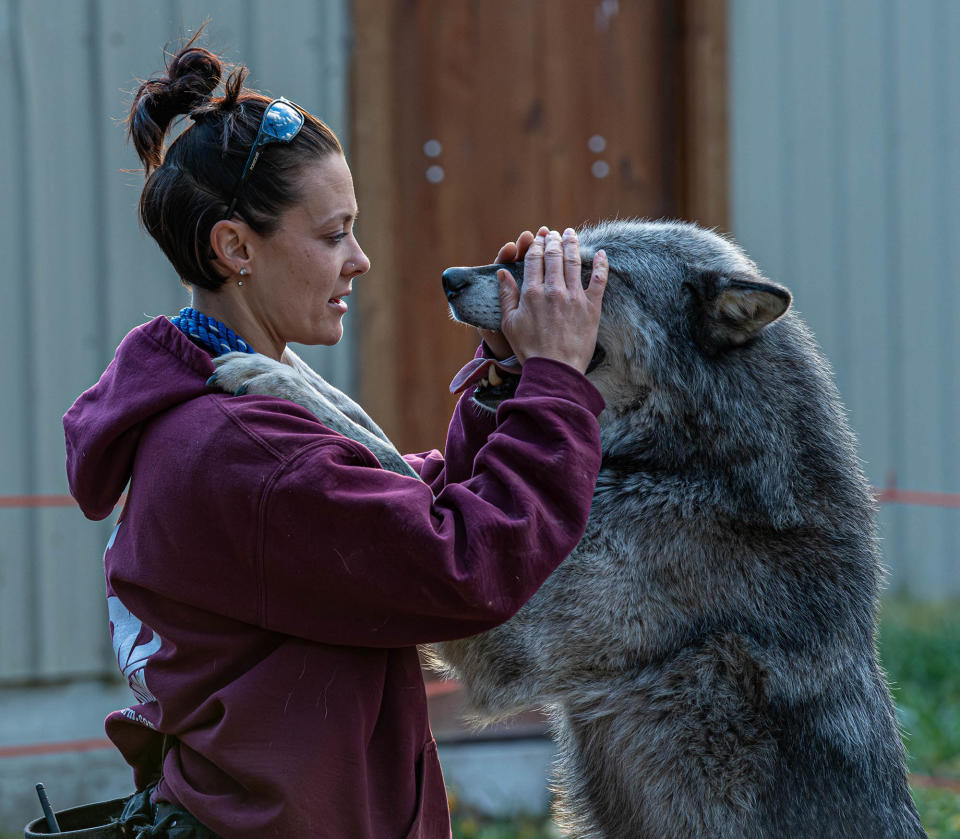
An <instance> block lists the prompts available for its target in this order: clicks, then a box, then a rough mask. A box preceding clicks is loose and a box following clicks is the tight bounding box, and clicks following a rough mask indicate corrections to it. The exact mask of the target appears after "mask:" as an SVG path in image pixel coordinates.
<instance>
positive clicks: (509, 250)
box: [494, 234, 532, 265]
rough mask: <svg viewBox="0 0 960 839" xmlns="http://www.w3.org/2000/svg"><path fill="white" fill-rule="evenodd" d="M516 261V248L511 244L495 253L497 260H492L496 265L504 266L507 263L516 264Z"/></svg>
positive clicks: (508, 243)
mask: <svg viewBox="0 0 960 839" xmlns="http://www.w3.org/2000/svg"><path fill="white" fill-rule="evenodd" d="M531 235H532V234H531ZM517 259H518V256H517V246H516V245H515V244H514V243H513V242H507V243H506V244H505V245H504V246H503V247H502V248H500V251H499V252H498V253H497V258H496V259H495V260H494V262H496V263H497V264H498V265H506V264H507V263H508V262H516V261H517Z"/></svg>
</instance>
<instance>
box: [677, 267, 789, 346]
mask: <svg viewBox="0 0 960 839" xmlns="http://www.w3.org/2000/svg"><path fill="white" fill-rule="evenodd" d="M685 285H686V287H687V290H688V291H689V292H690V306H691V312H690V314H691V319H692V326H693V334H694V338H695V340H696V341H697V342H698V343H699V344H700V345H701V346H703V347H704V348H705V349H708V350H711V351H714V352H720V351H722V350H725V349H728V348H730V347H738V346H740V345H741V344H745V343H746V342H747V341H749V340H750V339H751V338H753V337H754V336H755V335H757V334H758V333H759V332H760V330H761V329H763V328H764V327H765V326H767V325H768V324H770V323H773V321H775V320H776V319H777V318H779V317H780V316H781V315H782V314H783V313H784V312H786V311H787V309H788V308H790V299H791V298H790V292H789V291H787V290H786V289H785V288H784V287H783V286H780V285H776V284H775V283H769V282H765V281H762V280H755V279H752V278H749V277H744V276H728V275H725V274H721V273H719V272H717V271H701V272H700V273H699V274H698V276H697V277H696V279H695V280H693V281H691V282H687V283H686V284H685Z"/></svg>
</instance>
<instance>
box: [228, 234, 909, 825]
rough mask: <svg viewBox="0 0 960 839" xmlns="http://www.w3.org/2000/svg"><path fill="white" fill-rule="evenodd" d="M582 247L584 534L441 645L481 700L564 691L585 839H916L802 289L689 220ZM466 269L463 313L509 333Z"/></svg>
mask: <svg viewBox="0 0 960 839" xmlns="http://www.w3.org/2000/svg"><path fill="white" fill-rule="evenodd" d="M580 243H581V255H582V258H583V260H584V263H585V265H589V263H590V262H591V260H592V257H593V254H594V253H595V252H596V251H597V250H598V249H600V248H603V249H604V250H605V251H606V252H607V256H608V258H609V262H610V278H609V282H608V286H607V291H606V295H605V298H604V303H603V316H602V319H601V323H600V332H599V337H598V344H599V345H600V347H602V349H603V351H604V352H603V360H602V361H601V362H600V363H599V364H598V365H597V366H596V367H595V369H593V370H592V372H591V373H590V374H589V378H590V379H591V381H592V382H593V383H594V384H595V385H596V386H597V388H598V389H599V390H600V392H601V393H602V394H603V396H604V398H605V400H606V404H607V407H606V409H605V410H604V412H603V413H602V414H601V416H600V427H601V439H602V444H603V466H602V469H601V473H600V477H599V480H598V483H597V488H596V494H595V496H594V501H593V508H592V511H591V515H590V520H589V523H588V525H587V531H586V534H585V535H584V537H583V539H582V541H581V542H580V544H579V545H578V546H577V548H576V549H575V550H574V552H573V553H572V554H571V556H570V557H568V558H567V559H566V560H565V561H564V562H563V564H562V565H561V566H560V567H559V569H558V570H557V571H556V572H554V574H553V575H552V576H551V577H550V578H549V579H548V580H547V582H546V583H545V584H544V585H543V587H542V588H541V589H540V590H539V591H538V592H537V594H536V595H534V597H533V598H532V599H531V600H530V601H529V602H528V603H527V604H526V605H525V606H524V607H523V608H522V609H521V610H520V612H519V613H518V614H517V615H516V616H515V617H513V618H512V619H511V620H509V621H507V622H506V623H505V624H503V625H502V626H500V627H498V628H496V629H493V630H491V631H490V632H487V633H484V634H482V635H478V636H475V637H472V638H468V639H464V640H460V641H454V642H449V643H444V644H438V645H436V646H435V648H434V652H435V653H436V655H437V657H438V658H439V659H441V660H442V661H443V662H444V663H445V666H446V668H447V670H448V672H450V673H451V674H455V675H456V676H457V677H459V678H460V679H461V680H462V681H463V682H464V683H465V685H466V686H467V689H468V692H469V696H470V699H471V702H472V704H473V706H474V708H475V709H476V712H477V714H478V716H479V717H481V718H485V719H494V718H498V717H502V716H505V715H509V714H512V713H514V712H517V711H520V710H522V709H528V708H535V707H542V708H546V709H548V711H549V714H550V718H551V721H552V726H553V731H554V734H555V737H556V739H557V742H558V744H559V748H560V758H559V763H558V767H557V776H556V779H555V785H556V789H557V792H558V796H559V798H558V802H559V803H558V813H559V816H560V819H561V821H562V823H563V824H564V826H565V827H566V829H567V830H568V831H569V835H571V836H576V837H581V839H628V838H629V839H687V838H688V837H690V839H692V837H710V839H734V838H736V839H760V837H764V838H765V839H774V838H776V839H840V837H843V838H844V839H893V837H922V836H925V833H924V831H923V828H922V827H921V824H920V820H919V818H918V816H917V812H916V809H915V808H914V806H913V803H912V801H911V798H910V793H909V790H908V787H907V780H906V769H905V761H904V751H903V747H902V745H901V741H900V737H899V732H898V729H897V723H896V720H895V717H894V712H893V708H892V705H891V701H890V696H889V692H888V689H887V686H886V683H885V680H884V676H883V674H882V672H881V671H880V668H879V667H878V664H877V659H876V654H875V649H874V632H875V628H876V608H877V597H878V589H879V585H880V581H881V568H880V563H879V558H878V549H877V538H876V533H875V525H874V518H875V502H874V499H873V496H872V493H871V490H870V487H869V485H868V483H867V481H866V479H865V477H864V475H863V472H862V469H861V466H860V462H859V460H858V458H857V453H856V443H855V440H854V438H853V435H852V433H851V431H850V429H849V427H848V425H847V422H846V419H845V416H844V411H843V407H842V405H841V404H840V400H839V397H838V394H837V391H836V388H835V386H834V384H833V380H832V375H831V372H830V369H829V366H828V364H827V363H826V361H825V360H824V359H823V357H822V356H821V354H820V352H819V350H818V348H817V346H816V344H815V342H814V339H813V337H812V335H811V333H810V331H809V330H808V329H807V327H806V326H805V325H804V324H803V323H802V322H801V320H800V319H799V318H798V317H797V316H796V315H795V314H794V313H793V312H791V311H788V310H787V307H788V306H789V302H790V297H789V293H788V292H787V291H786V289H784V288H782V287H781V286H777V285H776V284H773V283H770V282H769V281H767V280H766V279H765V278H763V277H762V276H761V275H760V272H759V271H758V269H757V267H756V266H755V265H754V264H753V262H751V261H750V260H749V259H748V258H747V256H746V255H745V254H744V253H743V252H742V251H741V250H740V249H739V248H738V247H737V246H736V245H735V244H734V243H733V242H731V241H730V240H728V239H725V238H722V237H720V236H718V235H716V234H714V233H712V232H710V231H707V230H704V229H702V228H699V227H697V226H695V225H691V224H685V223H679V222H636V221H611V222H605V223H601V224H599V225H597V226H594V227H588V228H585V229H583V230H581V231H580ZM473 273H474V275H475V276H474V278H473V280H472V282H471V283H470V286H469V288H465V289H464V290H463V291H461V292H460V293H458V295H457V296H456V297H455V298H454V299H453V300H452V301H451V308H452V310H453V312H454V315H455V317H457V318H458V319H460V320H463V321H465V322H467V323H472V324H475V325H479V326H486V327H490V326H493V327H496V326H497V325H499V300H498V297H497V291H496V280H495V270H494V269H493V268H490V267H485V268H480V269H473ZM231 363H232V362H231ZM221 369H223V368H221ZM279 395H287V396H288V397H291V392H290V391H288V392H287V393H284V394H279ZM292 398H294V399H295V400H296V401H298V402H300V403H301V404H305V403H304V401H302V399H303V397H302V395H298V394H296V393H292ZM478 403H479V404H484V403H486V404H487V406H488V407H489V403H490V400H489V398H487V399H479V400H478ZM306 407H310V405H306ZM324 421H325V422H326V420H324ZM345 433H349V431H347V432H345ZM378 456H379V455H378ZM515 559H516V561H517V562H522V561H523V557H516V558H515Z"/></svg>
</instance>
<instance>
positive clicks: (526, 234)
mask: <svg viewBox="0 0 960 839" xmlns="http://www.w3.org/2000/svg"><path fill="white" fill-rule="evenodd" d="M540 229H541V230H545V229H546V228H544V227H541V228H540ZM534 238H536V237H535V236H534V235H533V234H532V233H531V232H530V231H529V230H524V231H523V233H521V234H520V235H519V236H518V237H517V244H516V248H517V251H516V256H514V260H515V261H517V262H520V261H522V260H523V258H524V257H525V256H526V255H527V250H529V248H530V245H532V244H533V240H534Z"/></svg>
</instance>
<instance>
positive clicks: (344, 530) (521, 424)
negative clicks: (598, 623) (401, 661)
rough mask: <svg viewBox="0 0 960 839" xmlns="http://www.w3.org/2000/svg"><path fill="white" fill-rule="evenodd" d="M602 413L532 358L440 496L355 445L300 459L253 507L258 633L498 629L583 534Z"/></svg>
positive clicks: (391, 638)
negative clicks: (256, 513)
mask: <svg viewBox="0 0 960 839" xmlns="http://www.w3.org/2000/svg"><path fill="white" fill-rule="evenodd" d="M602 408H603V400H602V399H601V398H600V395H599V394H598V393H597V391H596V390H595V389H594V388H593V386H592V385H591V384H590V383H589V381H587V379H586V378H585V377H583V376H582V375H580V374H579V373H578V372H577V371H575V370H573V369H572V368H570V367H567V366H566V365H563V364H559V363H557V362H553V361H549V360H547V359H530V360H529V361H528V362H527V365H526V366H525V368H524V375H523V377H522V379H521V382H520V384H519V386H518V388H517V394H516V397H515V398H514V399H511V400H508V401H507V402H504V403H503V404H502V405H501V406H500V409H499V411H498V414H497V421H498V422H497V426H496V429H495V430H494V431H493V433H492V434H490V435H489V437H488V438H487V439H486V442H485V444H484V445H483V446H482V448H480V450H479V452H478V453H477V455H476V457H475V458H474V459H473V462H472V467H471V469H470V472H469V474H468V475H467V476H466V477H465V479H464V480H462V481H458V482H450V481H448V482H447V483H446V484H445V485H444V486H443V487H442V489H440V491H439V493H438V494H437V497H436V499H434V498H433V494H432V492H431V488H430V487H429V486H427V485H425V484H423V483H421V482H418V481H415V480H413V479H411V478H406V477H403V476H400V475H396V474H394V473H392V472H388V471H385V470H382V469H370V468H369V466H368V462H367V459H366V458H365V457H364V450H363V449H362V447H360V446H358V445H356V444H354V443H353V442H352V441H349V440H346V439H338V440H337V441H336V442H331V441H330V440H329V439H328V440H326V441H323V442H318V443H317V444H315V445H311V446H308V447H306V448H305V449H303V450H301V451H299V452H298V453H297V454H296V456H294V457H292V458H290V459H289V460H288V461H286V462H285V463H284V464H283V465H282V466H281V467H280V468H279V469H278V470H277V472H276V473H275V475H274V476H273V478H272V479H271V481H270V483H269V485H268V487H267V489H266V490H265V496H264V503H263V505H262V506H261V518H260V521H261V525H260V526H261V533H262V539H261V548H260V551H259V553H260V562H259V572H260V580H261V585H260V593H261V599H260V614H261V621H262V624H263V625H264V626H265V627H266V628H268V629H272V630H275V631H278V632H283V633H286V634H291V635H298V636H301V637H305V638H310V639H312V640H315V641H320V642H323V643H330V644H349V645H357V646H381V647H396V646H408V645H411V644H417V643H423V642H427V641H438V640H445V639H449V638H456V637H463V636H467V635H472V634H475V633H477V632H481V631H483V630H485V629H489V628H491V627H493V626H496V625H497V624H499V623H502V622H503V621H505V620H507V619H508V618H510V617H511V616H512V615H513V614H514V613H515V612H516V611H517V610H518V609H519V608H520V607H521V606H522V605H523V604H524V603H525V602H526V601H527V600H528V599H529V598H530V597H531V596H532V595H533V593H534V592H535V591H536V589H537V588H538V587H539V586H540V585H541V584H542V583H543V581H544V580H545V579H546V578H547V576H549V574H550V573H551V572H552V571H553V570H554V568H556V566H557V565H558V564H559V563H560V562H561V561H562V560H563V558H564V557H565V556H566V555H567V554H568V553H570V551H572V550H573V548H574V547H575V546H576V544H577V542H578V541H579V540H580V538H581V537H582V535H583V532H584V529H585V527H586V521H587V516H588V514H589V510H590V501H591V498H592V496H593V489H594V485H595V483H596V478H597V474H598V471H599V468H600V439H599V426H598V425H597V421H596V415H598V414H599V413H600V411H601V410H602ZM460 412H461V414H462V405H461V408H460ZM455 421H456V417H455ZM467 436H469V432H468V433H467Z"/></svg>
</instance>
